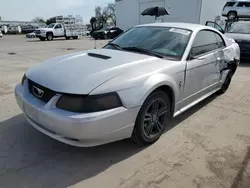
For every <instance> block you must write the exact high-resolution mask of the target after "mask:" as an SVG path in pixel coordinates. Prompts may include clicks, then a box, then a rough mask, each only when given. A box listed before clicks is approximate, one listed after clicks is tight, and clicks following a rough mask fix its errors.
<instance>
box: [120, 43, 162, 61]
mask: <svg viewBox="0 0 250 188" xmlns="http://www.w3.org/2000/svg"><path fill="white" fill-rule="evenodd" d="M122 49H123V50H127V51H134V52H141V53H143V54H146V55H151V56H155V57H158V58H163V56H162V55H160V54H158V53H156V52H153V51H150V50H147V49H144V48H139V47H135V46H130V47H123V48H122Z"/></svg>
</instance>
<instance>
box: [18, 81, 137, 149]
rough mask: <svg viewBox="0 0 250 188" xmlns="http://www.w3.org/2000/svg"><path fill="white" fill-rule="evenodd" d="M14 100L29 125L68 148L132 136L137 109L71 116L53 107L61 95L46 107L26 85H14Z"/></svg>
mask: <svg viewBox="0 0 250 188" xmlns="http://www.w3.org/2000/svg"><path fill="white" fill-rule="evenodd" d="M15 97H16V100H17V103H18V105H19V107H20V108H21V109H22V111H23V113H24V115H25V117H26V119H27V120H28V122H29V123H30V124H31V125H32V126H33V127H35V128H36V129H37V130H39V131H41V132H42V133H44V134H46V135H48V136H50V137H52V138H54V139H56V140H58V141H61V142H64V143H66V144H69V145H73V146H78V147H91V146H96V145H101V144H105V143H109V142H114V141H117V140H122V139H125V138H129V137H131V135H132V131H133V128H134V122H135V119H136V116H137V114H138V112H139V110H140V107H136V108H132V109H126V108H124V107H119V108H116V109H112V110H107V111H102V112H95V113H87V114H80V113H72V112H67V111H64V110H60V109H58V108H56V107H55V104H56V102H57V100H58V99H59V97H60V95H56V96H54V97H53V98H52V99H51V100H50V101H49V102H48V103H47V104H46V103H44V102H43V101H41V100H39V99H38V98H36V97H34V96H33V95H32V94H30V93H29V90H28V83H27V81H25V83H24V86H21V85H17V86H16V88H15Z"/></svg>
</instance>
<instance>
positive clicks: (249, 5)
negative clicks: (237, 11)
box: [237, 2, 250, 7]
mask: <svg viewBox="0 0 250 188" xmlns="http://www.w3.org/2000/svg"><path fill="white" fill-rule="evenodd" d="M237 7H250V3H248V2H239V3H238V5H237Z"/></svg>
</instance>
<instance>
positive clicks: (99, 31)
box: [93, 30, 105, 33]
mask: <svg viewBox="0 0 250 188" xmlns="http://www.w3.org/2000/svg"><path fill="white" fill-rule="evenodd" d="M104 32H105V31H104V30H98V31H94V32H93V33H104Z"/></svg>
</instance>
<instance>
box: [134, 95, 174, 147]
mask: <svg viewBox="0 0 250 188" xmlns="http://www.w3.org/2000/svg"><path fill="white" fill-rule="evenodd" d="M170 106H171V105H170V100H169V96H168V95H167V94H166V93H165V92H163V91H161V90H158V91H155V92H153V93H152V94H150V95H149V96H148V98H147V99H146V101H145V102H144V104H143V105H142V107H141V110H140V112H139V114H138V116H137V118H136V122H135V127H134V131H133V134H132V140H133V141H134V142H136V143H138V144H141V145H149V144H152V143H154V142H156V141H157V140H158V139H159V138H160V136H161V135H162V133H163V132H164V130H165V127H166V124H167V122H168V120H169V117H170V114H171V113H170Z"/></svg>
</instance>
